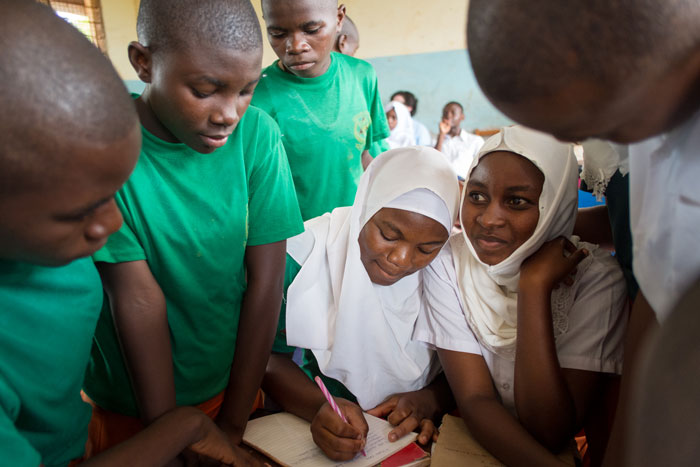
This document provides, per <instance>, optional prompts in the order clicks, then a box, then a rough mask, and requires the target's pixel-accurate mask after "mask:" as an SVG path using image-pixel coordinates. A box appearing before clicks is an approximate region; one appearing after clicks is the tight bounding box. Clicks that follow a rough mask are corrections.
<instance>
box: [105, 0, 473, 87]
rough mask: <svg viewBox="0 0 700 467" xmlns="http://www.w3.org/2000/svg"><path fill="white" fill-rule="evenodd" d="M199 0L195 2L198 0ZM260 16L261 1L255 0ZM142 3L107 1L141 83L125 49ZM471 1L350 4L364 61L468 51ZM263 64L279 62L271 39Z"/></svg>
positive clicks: (111, 37)
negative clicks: (375, 58)
mask: <svg viewBox="0 0 700 467" xmlns="http://www.w3.org/2000/svg"><path fill="white" fill-rule="evenodd" d="M193 1H196V0H193ZM252 1H253V6H254V7H255V10H256V11H257V12H258V16H260V18H261V19H260V21H261V25H262V27H263V35H265V32H264V31H265V29H264V23H263V22H262V14H261V11H260V1H259V0H252ZM138 3H139V0H102V9H103V11H102V15H103V19H104V22H105V32H106V35H107V47H108V53H109V57H110V58H111V59H112V62H113V63H114V66H115V67H116V68H117V71H119V73H120V74H121V75H122V78H124V79H125V80H135V79H138V78H137V77H136V74H135V73H134V71H133V70H132V68H131V65H129V61H128V60H127V56H126V48H127V45H128V44H129V42H130V41H132V40H135V39H136V12H137V10H138ZM467 5H468V1H467V0H430V1H426V0H346V1H345V6H346V8H347V12H348V14H349V15H350V16H351V17H352V19H353V21H354V22H355V24H356V25H357V27H358V29H359V30H360V49H359V50H358V53H357V56H358V57H359V58H373V57H386V56H395V55H409V54H418V53H429V52H438V51H446V50H458V49H463V48H464V44H465V39H464V25H465V20H466V17H467ZM264 43H265V51H264V55H263V65H268V64H270V63H271V62H272V61H273V60H274V59H275V58H276V57H275V55H274V53H273V52H272V49H271V48H270V46H269V44H268V43H267V39H264Z"/></svg>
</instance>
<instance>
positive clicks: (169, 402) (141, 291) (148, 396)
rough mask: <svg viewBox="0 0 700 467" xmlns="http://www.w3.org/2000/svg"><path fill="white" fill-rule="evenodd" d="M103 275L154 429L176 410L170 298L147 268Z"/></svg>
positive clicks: (104, 269)
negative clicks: (168, 307)
mask: <svg viewBox="0 0 700 467" xmlns="http://www.w3.org/2000/svg"><path fill="white" fill-rule="evenodd" d="M98 269H99V271H100V274H101V276H102V279H103V283H104V286H105V289H106V290H107V296H108V298H109V301H110V307H111V310H112V318H113V320H114V327H115V331H116V333H117V337H118V339H119V344H120V346H121V350H122V354H123V357H124V362H125V365H126V368H127V371H128V373H129V377H130V379H131V384H132V387H133V391H134V395H135V397H136V401H137V404H138V406H139V410H140V414H141V418H142V420H143V421H144V422H145V423H150V422H151V421H153V420H154V419H156V418H157V417H159V416H161V415H163V414H164V413H165V412H167V411H168V410H171V409H173V408H174V407H175V405H176V402H175V383H174V379H173V361H172V350H171V343H170V328H169V325H168V315H167V309H166V304H165V297H164V296H163V293H162V291H161V290H160V287H159V286H158V284H157V283H156V282H155V279H154V278H153V276H152V275H151V273H150V270H149V269H148V266H147V265H146V263H145V262H134V263H133V264H126V263H125V264H120V265H100V266H99V268H98Z"/></svg>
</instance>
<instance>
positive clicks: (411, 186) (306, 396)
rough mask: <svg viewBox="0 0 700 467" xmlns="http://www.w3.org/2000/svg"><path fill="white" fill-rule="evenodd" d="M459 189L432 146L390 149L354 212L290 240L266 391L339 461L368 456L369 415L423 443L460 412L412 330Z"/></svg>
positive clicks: (365, 181)
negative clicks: (297, 359)
mask: <svg viewBox="0 0 700 467" xmlns="http://www.w3.org/2000/svg"><path fill="white" fill-rule="evenodd" d="M458 190H459V189H458V186H457V180H456V178H455V175H454V172H453V171H452V169H451V167H450V166H449V164H448V163H447V162H446V161H445V159H444V157H442V155H441V154H440V153H438V152H437V151H435V150H434V149H432V148H417V147H410V148H402V149H394V150H391V151H388V152H386V153H384V154H382V155H381V156H379V157H378V158H377V159H376V160H375V161H374V162H373V163H372V164H371V165H370V166H369V168H368V169H367V171H366V172H365V173H364V175H363V176H362V179H361V181H360V187H359V189H358V192H357V196H356V198H355V203H354V204H353V206H352V207H343V208H337V209H335V210H333V212H331V213H330V214H326V215H324V216H321V217H318V218H315V219H311V220H309V221H307V222H306V224H305V226H306V231H305V232H304V233H303V234H302V235H299V236H297V237H294V238H293V239H290V241H289V246H288V257H287V277H286V280H285V285H286V286H287V287H288V289H287V292H286V294H287V300H286V310H285V311H283V312H282V315H281V317H280V324H279V329H280V331H279V333H278V339H277V341H276V342H275V350H276V351H277V352H279V353H278V354H273V355H272V357H271V358H270V362H269V364H268V368H267V373H266V376H265V380H264V385H263V388H264V389H265V392H266V394H268V395H269V396H270V397H271V398H272V399H274V400H275V401H277V402H278V403H280V404H281V405H282V407H283V408H284V409H285V410H286V411H288V412H291V413H294V414H296V415H298V416H300V417H302V418H304V419H306V420H308V421H310V422H312V425H311V431H312V433H313V435H314V440H315V442H316V444H318V445H319V447H321V449H323V451H324V452H325V453H326V454H327V455H328V456H329V457H331V458H333V459H337V460H347V459H352V457H354V455H355V454H356V453H357V452H358V451H359V450H360V449H361V448H362V443H363V440H362V439H359V438H361V437H362V436H364V435H366V433H367V425H366V424H365V421H364V418H363V417H362V413H361V412H362V410H361V409H363V410H367V411H368V412H369V413H371V414H373V415H375V416H388V420H389V422H391V423H392V424H394V425H397V427H396V428H395V429H394V430H393V431H392V432H391V433H390V434H389V440H390V441H395V440H396V439H399V438H400V437H401V436H403V435H404V434H406V433H408V432H410V431H412V430H414V429H416V428H419V429H420V435H419V438H418V439H419V442H421V443H424V444H425V443H427V442H428V441H429V440H430V439H431V438H433V435H434V434H435V433H436V430H435V424H434V421H437V420H439V418H440V416H441V415H442V414H443V413H444V412H445V411H447V410H449V409H450V408H451V407H452V404H453V401H452V396H451V395H450V393H449V387H448V386H447V383H446V380H445V379H444V377H443V376H438V377H437V378H435V377H436V375H437V374H438V373H439V372H440V367H439V365H438V362H437V359H436V356H435V353H434V352H433V351H431V350H429V349H428V348H427V347H425V346H424V345H422V344H420V343H418V342H413V341H412V340H411V334H412V332H413V323H414V322H415V320H416V318H417V316H418V314H419V312H420V310H421V308H422V307H423V306H424V302H423V300H422V296H423V290H422V271H421V269H422V268H424V267H425V266H426V265H427V264H429V263H430V261H432V259H433V258H434V257H435V256H436V255H437V254H438V252H439V251H440V249H441V248H442V246H443V245H444V243H445V241H446V240H447V238H448V235H449V232H450V230H451V228H452V224H453V222H454V218H455V216H456V212H457V203H458V197H459V191H458ZM287 344H289V345H290V346H291V347H288V346H287ZM294 347H300V348H304V349H308V350H306V351H305V353H304V361H303V365H302V368H301V369H300V368H299V367H298V366H297V365H296V363H294V362H293V361H292V359H291V355H292V354H291V352H292V351H293V350H294ZM302 370H303V371H302ZM305 373H306V374H305ZM314 376H320V377H322V378H323V380H324V381H325V384H326V386H327V387H328V389H329V390H330V391H331V392H332V393H333V394H334V395H335V396H337V397H342V399H341V398H339V399H337V400H338V402H339V404H340V406H341V407H342V409H343V411H344V412H345V414H346V416H347V418H348V421H349V424H346V423H343V422H342V421H341V419H340V418H339V417H338V416H337V415H336V414H335V413H334V412H333V410H332V409H331V408H330V406H329V405H328V404H327V403H326V400H325V398H324V397H323V394H322V393H321V391H320V390H319V388H318V387H317V386H316V384H314V382H313V381H312V380H311V378H313V377H314ZM434 378H435V379H434ZM358 404H359V406H358ZM358 437H359V438H358Z"/></svg>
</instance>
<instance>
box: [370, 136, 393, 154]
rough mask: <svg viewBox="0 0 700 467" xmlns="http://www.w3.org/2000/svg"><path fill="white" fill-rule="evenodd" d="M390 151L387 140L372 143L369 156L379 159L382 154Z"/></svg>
mask: <svg viewBox="0 0 700 467" xmlns="http://www.w3.org/2000/svg"><path fill="white" fill-rule="evenodd" d="M388 150H389V143H387V142H386V139H382V140H379V141H375V142H373V143H372V147H370V148H369V155H370V156H372V157H377V156H378V155H380V154H381V153H383V152H385V151H388Z"/></svg>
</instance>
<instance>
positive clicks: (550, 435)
mask: <svg viewBox="0 0 700 467" xmlns="http://www.w3.org/2000/svg"><path fill="white" fill-rule="evenodd" d="M544 415H545V414H540V416H539V417H530V418H531V419H530V420H528V419H523V418H520V423H521V424H522V425H523V427H525V429H526V430H527V431H528V432H529V433H530V435H532V437H533V438H535V439H536V440H537V442H538V443H540V444H541V445H542V446H544V447H545V448H546V449H547V450H548V451H550V452H552V453H559V452H561V451H563V450H564V449H566V448H567V447H568V445H569V442H570V441H571V439H572V437H573V436H574V434H575V433H574V429H573V423H566V424H561V425H557V424H555V423H546V421H547V417H546V416H544ZM533 419H534V420H533ZM565 425H566V426H565Z"/></svg>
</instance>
